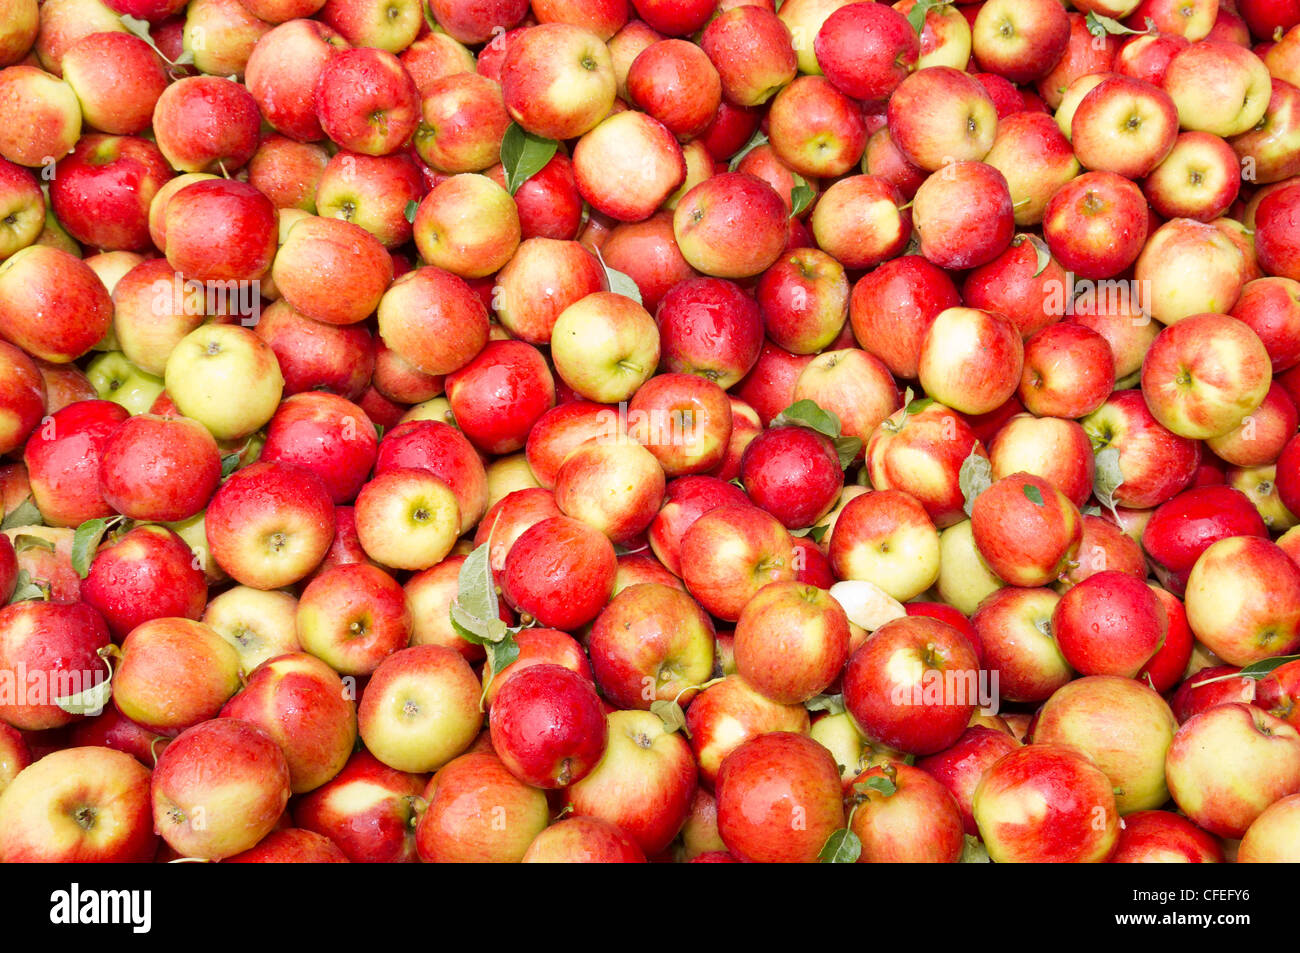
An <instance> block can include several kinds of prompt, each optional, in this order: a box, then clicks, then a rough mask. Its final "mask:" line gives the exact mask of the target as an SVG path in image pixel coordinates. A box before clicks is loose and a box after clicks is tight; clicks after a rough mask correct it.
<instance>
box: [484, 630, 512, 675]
mask: <svg viewBox="0 0 1300 953" xmlns="http://www.w3.org/2000/svg"><path fill="white" fill-rule="evenodd" d="M484 648H485V649H486V651H487V657H488V664H489V665H491V666H492V674H493V676H494V677H495V676H496V673H497V672H501V671H504V670H505V667H506V666H507V665H509V664H510V663H511V662H513V661H514V660H515V659H517V658H519V645H518V643H517V642H515V639H514V636H513V635H510V633H509V632H507V633H506V637H505V638H503V639H502V640H501V641H499V642H489V643H488V644H487V645H486V646H484ZM489 684H491V682H490V681H489Z"/></svg>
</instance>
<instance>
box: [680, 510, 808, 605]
mask: <svg viewBox="0 0 1300 953" xmlns="http://www.w3.org/2000/svg"><path fill="white" fill-rule="evenodd" d="M793 557H794V551H793V542H792V540H791V538H790V534H789V533H788V532H787V531H786V529H785V527H783V526H782V525H781V523H780V522H779V521H778V520H777V519H776V518H775V517H773V516H771V515H770V514H768V513H766V512H764V511H763V510H761V509H759V508H758V507H756V506H751V505H748V504H744V505H740V504H728V505H724V506H720V507H717V508H716V509H712V510H710V511H708V512H707V513H705V514H704V515H703V516H701V517H700V518H699V519H697V520H696V521H695V522H694V523H693V524H692V525H691V526H690V528H689V529H688V530H687V531H686V534H685V536H684V537H683V538H682V544H681V564H682V566H681V568H682V577H683V580H684V581H685V583H686V587H687V589H688V590H689V591H690V593H691V595H693V596H694V597H695V598H696V599H697V600H699V602H700V604H701V605H702V606H703V607H704V608H705V609H706V610H708V611H709V612H710V613H712V614H713V615H715V616H717V617H719V618H721V619H727V620H729V621H734V620H736V619H738V618H739V617H740V612H741V610H742V609H743V608H744V606H745V604H746V603H747V602H748V601H749V600H750V598H752V597H753V595H754V594H755V593H757V592H758V590H759V589H761V588H762V587H763V586H764V585H766V584H767V583H769V582H779V581H784V580H790V579H793V578H794V573H795V569H794V566H793V565H792V563H793Z"/></svg>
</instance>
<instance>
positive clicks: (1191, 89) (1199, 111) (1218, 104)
mask: <svg viewBox="0 0 1300 953" xmlns="http://www.w3.org/2000/svg"><path fill="white" fill-rule="evenodd" d="M1207 6H1208V4H1207ZM1184 36H1187V38H1188V39H1189V40H1194V39H1196V38H1195V37H1192V36H1190V35H1188V34H1184ZM1164 90H1165V92H1166V93H1168V94H1169V96H1170V98H1172V99H1173V101H1174V105H1175V106H1177V107H1178V121H1179V123H1180V124H1181V125H1182V127H1183V128H1184V129H1189V130H1193V131H1196V132H1209V133H1213V134H1214V135H1216V136H1222V137H1224V138H1227V137H1229V136H1236V135H1240V134H1241V133H1243V132H1246V131H1247V130H1248V129H1250V128H1251V127H1252V126H1254V125H1255V123H1257V122H1259V120H1260V119H1261V118H1262V117H1263V116H1264V112H1265V110H1267V109H1268V103H1269V97H1270V95H1271V92H1272V83H1271V81H1270V77H1269V73H1268V67H1267V66H1265V65H1264V63H1263V61H1261V60H1260V58H1259V57H1258V56H1256V55H1255V54H1254V53H1252V52H1251V51H1250V50H1248V49H1246V48H1245V47H1243V46H1238V45H1236V44H1235V43H1225V42H1223V41H1221V40H1201V41H1200V42H1193V43H1192V44H1191V45H1190V46H1188V47H1187V48H1186V49H1184V50H1181V51H1179V52H1178V53H1175V54H1174V57H1173V59H1171V60H1170V61H1169V66H1168V68H1167V69H1166V70H1165V75H1164Z"/></svg>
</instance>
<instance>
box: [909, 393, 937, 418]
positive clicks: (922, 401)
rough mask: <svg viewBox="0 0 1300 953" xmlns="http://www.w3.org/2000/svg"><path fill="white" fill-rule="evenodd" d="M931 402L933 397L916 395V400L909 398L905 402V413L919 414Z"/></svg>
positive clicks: (910, 414)
mask: <svg viewBox="0 0 1300 953" xmlns="http://www.w3.org/2000/svg"><path fill="white" fill-rule="evenodd" d="M933 403H934V398H933V397H918V398H916V400H910V401H908V402H907V408H906V413H907V415H908V416H909V417H911V416H912V415H913V414H919V413H920V412H921V411H923V410H925V408H927V407H929V406H930V405H931V404H933Z"/></svg>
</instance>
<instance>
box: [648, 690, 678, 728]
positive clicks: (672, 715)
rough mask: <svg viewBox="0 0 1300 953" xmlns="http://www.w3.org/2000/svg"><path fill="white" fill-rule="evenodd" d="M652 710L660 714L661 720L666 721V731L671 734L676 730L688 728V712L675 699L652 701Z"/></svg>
mask: <svg viewBox="0 0 1300 953" xmlns="http://www.w3.org/2000/svg"><path fill="white" fill-rule="evenodd" d="M650 711H651V712H652V713H653V714H655V715H657V716H659V720H660V721H662V722H663V723H664V731H666V732H668V733H669V734H671V733H672V732H674V731H681V732H683V733H684V732H685V730H686V713H685V712H683V711H682V706H681V705H679V704H678V703H677V701H676V700H673V699H662V698H661V699H659V700H658V701H653V702H651V703H650Z"/></svg>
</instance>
